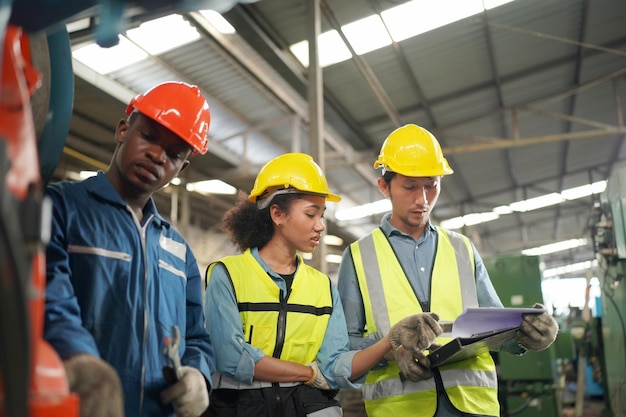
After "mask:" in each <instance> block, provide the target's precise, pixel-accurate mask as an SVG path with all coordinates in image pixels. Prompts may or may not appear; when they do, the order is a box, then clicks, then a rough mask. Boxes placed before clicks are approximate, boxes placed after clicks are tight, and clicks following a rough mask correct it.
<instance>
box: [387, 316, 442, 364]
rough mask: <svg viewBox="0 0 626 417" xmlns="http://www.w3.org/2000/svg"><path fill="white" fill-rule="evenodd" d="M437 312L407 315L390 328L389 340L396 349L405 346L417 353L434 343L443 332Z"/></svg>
mask: <svg viewBox="0 0 626 417" xmlns="http://www.w3.org/2000/svg"><path fill="white" fill-rule="evenodd" d="M438 320H439V316H438V315H437V314H435V313H420V314H414V315H412V316H407V317H405V318H403V319H402V320H400V321H399V322H398V323H396V324H395V325H394V326H393V327H392V328H391V330H389V342H391V346H392V347H393V348H394V349H398V348H399V347H400V346H403V347H404V348H405V349H408V350H409V351H411V352H412V353H413V354H415V355H417V354H418V353H419V352H421V351H422V350H424V349H426V348H428V347H429V346H430V345H432V344H433V342H434V341H435V338H436V337H437V336H439V335H440V334H441V333H443V330H442V328H441V326H440V325H439V323H438V322H437V321H438Z"/></svg>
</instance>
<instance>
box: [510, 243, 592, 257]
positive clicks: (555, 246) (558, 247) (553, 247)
mask: <svg viewBox="0 0 626 417" xmlns="http://www.w3.org/2000/svg"><path fill="white" fill-rule="evenodd" d="M585 245H587V239H569V240H563V241H561V242H555V243H550V244H549V245H543V246H537V247H536V248H530V249H524V250H523V251H522V254H524V255H529V256H535V255H547V254H548V253H555V252H562V251H564V250H568V249H574V248H578V247H580V246H585Z"/></svg>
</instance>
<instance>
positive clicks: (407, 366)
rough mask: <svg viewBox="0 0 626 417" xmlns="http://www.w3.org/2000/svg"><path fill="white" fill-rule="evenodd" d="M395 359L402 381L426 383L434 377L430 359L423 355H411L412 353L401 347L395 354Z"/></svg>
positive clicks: (421, 353) (420, 353)
mask: <svg viewBox="0 0 626 417" xmlns="http://www.w3.org/2000/svg"><path fill="white" fill-rule="evenodd" d="M394 355H395V359H396V362H397V363H398V367H399V368H400V379H401V380H402V381H405V380H409V381H413V382H418V381H424V380H426V379H430V378H432V377H433V372H432V371H431V369H430V359H428V357H427V356H426V355H425V354H424V353H423V352H419V353H417V354H413V353H411V351H409V350H407V349H404V348H403V347H399V348H398V349H397V350H396V351H395V352H394Z"/></svg>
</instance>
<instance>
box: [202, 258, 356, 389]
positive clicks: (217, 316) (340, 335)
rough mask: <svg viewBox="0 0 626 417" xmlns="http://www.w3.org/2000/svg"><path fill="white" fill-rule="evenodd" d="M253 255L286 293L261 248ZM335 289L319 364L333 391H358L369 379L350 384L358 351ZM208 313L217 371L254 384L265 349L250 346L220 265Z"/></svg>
mask: <svg viewBox="0 0 626 417" xmlns="http://www.w3.org/2000/svg"><path fill="white" fill-rule="evenodd" d="M250 252H251V253H252V256H253V257H254V258H255V259H256V260H257V262H258V263H259V264H260V265H261V267H262V268H263V269H264V270H265V272H266V273H268V274H269V276H270V277H271V278H272V280H273V281H274V283H275V284H276V285H277V286H278V287H279V288H280V289H281V290H283V291H286V285H285V280H284V279H283V278H282V277H281V276H280V275H279V274H277V273H276V272H274V271H273V270H272V269H271V268H270V267H269V266H268V265H267V264H266V263H265V262H264V261H263V260H262V259H261V257H260V256H259V251H258V249H257V248H253V249H252V250H251V251H250ZM298 267H299V265H298ZM331 288H332V299H333V312H332V314H331V316H330V319H329V321H328V327H327V328H326V334H325V335H324V340H323V341H322V345H321V347H320V350H319V352H318V353H317V362H318V363H319V366H320V369H321V371H322V373H323V374H324V377H325V378H326V380H327V381H328V383H329V385H330V387H331V388H334V389H338V388H358V387H359V386H361V385H362V384H363V382H364V381H365V376H362V377H361V378H359V379H358V380H355V381H350V375H351V373H352V358H353V357H354V355H355V354H356V351H350V341H349V338H348V333H347V332H346V321H345V316H344V309H343V307H342V304H341V298H340V297H339V292H338V291H337V288H336V286H335V285H334V284H332V285H331ZM320 291H326V287H324V288H320ZM204 313H205V316H206V326H207V329H208V331H209V334H210V335H211V338H212V339H213V340H216V341H219V342H217V343H215V346H214V347H215V357H216V359H217V370H218V371H219V372H220V373H222V374H223V375H226V376H229V377H231V378H234V379H235V380H237V381H239V382H242V383H246V384H251V383H252V382H253V377H254V365H255V363H256V362H257V361H259V360H260V359H261V358H263V357H264V356H265V354H264V353H263V351H262V350H261V349H259V348H256V347H254V346H252V345H250V344H249V343H247V342H246V340H245V338H244V333H243V328H242V324H241V316H240V315H239V309H238V308H237V300H236V298H235V294H234V293H233V289H232V285H231V282H230V279H229V278H228V275H227V274H226V270H225V268H224V266H223V265H219V264H218V265H216V266H215V267H214V268H213V269H212V271H211V276H210V280H209V285H208V287H207V291H206V294H205V299H204Z"/></svg>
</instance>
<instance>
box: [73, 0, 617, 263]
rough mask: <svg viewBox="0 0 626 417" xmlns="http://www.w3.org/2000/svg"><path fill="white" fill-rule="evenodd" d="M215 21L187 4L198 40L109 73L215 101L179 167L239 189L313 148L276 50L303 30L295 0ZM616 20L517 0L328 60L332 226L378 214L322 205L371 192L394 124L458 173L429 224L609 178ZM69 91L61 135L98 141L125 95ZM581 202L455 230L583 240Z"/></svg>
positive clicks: (298, 77)
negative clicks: (69, 108) (422, 139)
mask: <svg viewBox="0 0 626 417" xmlns="http://www.w3.org/2000/svg"><path fill="white" fill-rule="evenodd" d="M400 3H402V2H398V1H382V2H371V1H365V0H359V1H356V0H351V1H345V0H323V1H322V6H323V7H322V12H321V16H322V17H321V27H322V31H327V30H330V29H333V28H334V27H333V24H332V23H331V22H332V21H331V19H330V17H332V19H336V21H337V22H338V24H339V25H340V26H341V25H345V24H347V23H351V22H354V21H355V20H358V19H361V18H363V17H365V16H368V15H370V14H371V13H374V12H376V10H374V9H373V7H381V8H387V7H391V6H394V5H397V4H400ZM224 16H225V17H226V18H227V19H228V20H229V21H230V22H231V23H232V24H233V25H234V26H235V28H236V30H237V34H236V35H219V34H217V33H216V32H214V31H212V30H211V28H210V27H207V26H205V23H204V22H202V21H201V19H200V18H199V17H198V15H197V14H193V13H191V14H185V17H186V18H187V19H188V20H189V21H190V22H191V23H192V24H193V25H195V26H196V27H198V30H199V31H200V33H201V34H202V38H201V39H200V40H198V41H195V42H193V43H190V44H187V45H185V46H182V47H179V48H177V49H176V50H173V51H169V52H166V53H164V54H162V55H160V56H159V57H158V59H156V60H155V59H151V60H146V61H144V62H141V63H138V64H135V65H132V66H129V67H127V68H125V69H122V70H119V71H117V72H115V73H113V74H111V75H110V77H111V78H112V79H113V80H114V81H116V82H118V83H119V84H121V85H123V86H126V87H127V88H130V89H132V90H134V91H141V90H144V89H146V88H148V87H150V86H152V85H153V84H155V83H156V82H158V81H162V80H165V79H172V78H178V79H182V80H185V81H188V82H192V83H196V84H198V85H199V86H200V87H201V88H202V90H203V92H204V93H205V94H206V96H207V98H208V99H209V102H210V105H211V109H212V124H211V128H210V133H209V135H210V138H211V144H212V146H213V148H211V146H210V151H209V152H210V155H209V156H205V157H202V158H201V159H199V161H202V163H198V164H196V163H195V162H194V163H193V164H192V165H191V168H189V169H188V171H189V172H187V173H186V175H188V176H189V177H190V178H199V177H202V176H207V177H208V176H213V177H217V178H220V179H223V180H225V181H227V182H230V183H232V184H233V185H235V186H236V187H240V188H241V189H243V190H245V191H249V188H250V187H251V185H252V181H253V179H254V175H255V173H256V171H257V170H258V168H259V166H260V165H261V164H262V163H264V162H266V161H268V160H269V159H271V158H272V157H274V156H276V155H278V154H279V153H281V152H285V151H289V150H300V151H303V152H309V153H310V152H313V149H315V147H314V146H312V145H311V144H310V143H309V135H308V126H309V120H308V119H309V110H308V100H307V81H306V80H307V75H308V74H307V70H306V69H304V68H302V67H301V66H300V64H299V63H297V62H296V60H295V58H294V57H293V56H291V54H290V52H289V51H288V50H287V47H288V46H289V45H290V44H293V43H295V42H298V41H301V40H303V39H305V38H306V36H307V19H308V16H307V9H306V2H302V1H297V2H296V1H292V0H272V1H269V0H262V1H259V2H257V3H253V4H245V5H244V4H241V5H238V6H236V7H234V8H233V9H232V10H231V11H229V12H227V13H225V15H224ZM624 21H626V2H624V1H621V0H605V1H584V2H573V1H570V0H551V1H549V2H546V1H544V0H517V1H514V2H511V3H508V4H506V5H503V6H501V7H498V8H495V9H493V10H489V11H488V12H486V13H484V14H481V15H477V16H472V17H468V18H466V19H463V20H461V21H458V22H455V23H452V24H450V25H447V26H444V27H441V28H438V29H435V30H432V31H429V32H426V33H424V34H422V35H419V36H416V37H413V38H409V39H406V40H403V41H401V42H399V43H397V44H395V45H390V46H387V47H384V48H382V49H379V50H376V51H372V52H369V53H367V54H365V55H363V56H362V57H361V59H362V62H363V64H364V65H365V67H366V68H365V70H364V71H365V72H368V71H370V73H369V75H368V74H364V73H363V72H362V71H361V69H359V65H357V63H356V61H354V60H349V61H345V62H341V63H338V64H335V65H331V66H329V67H326V68H324V69H323V70H322V75H323V83H324V92H325V115H326V124H325V131H326V139H327V142H326V145H325V146H324V149H325V154H326V156H327V160H326V161H325V163H326V164H327V176H328V178H329V182H330V185H331V188H332V189H333V190H337V192H339V193H340V194H342V195H343V196H344V201H342V203H339V204H337V205H334V206H333V208H332V210H330V212H329V216H327V217H328V219H329V222H330V223H332V227H333V229H334V230H335V227H336V228H337V229H336V231H337V232H338V233H345V237H346V240H347V241H349V240H350V238H356V237H359V236H360V235H361V234H362V233H364V231H367V230H369V229H371V228H372V227H374V226H375V225H376V224H377V222H378V221H379V219H380V215H376V216H372V217H371V218H370V219H367V221H363V220H360V221H356V222H354V224H351V223H349V222H343V223H342V222H336V221H334V219H333V218H332V212H333V211H334V210H336V209H339V208H341V207H349V206H351V205H355V204H361V203H367V202H371V201H374V200H377V199H380V198H381V194H380V192H379V191H378V189H377V186H376V184H375V180H374V179H375V177H376V173H375V172H374V170H373V168H372V162H373V161H374V159H375V158H376V156H377V154H378V151H379V148H380V145H381V144H382V142H383V140H384V139H385V137H386V136H387V135H388V134H389V133H390V132H391V131H392V130H393V129H394V128H396V127H397V126H398V124H401V123H417V124H421V125H423V126H424V127H426V128H428V129H430V130H432V132H433V133H435V134H436V135H437V137H438V138H439V140H440V142H441V144H442V146H443V148H444V153H445V154H446V156H447V157H448V159H449V160H450V163H451V165H452V167H453V168H454V170H455V173H454V175H452V176H450V177H446V178H445V180H444V181H443V183H442V184H443V185H442V193H441V196H440V199H439V202H438V206H437V208H436V209H435V213H434V216H435V217H436V218H437V219H438V220H443V219H446V218H451V217H456V216H461V215H464V214H468V213H472V212H478V211H481V210H482V211H489V210H491V209H492V208H493V207H495V206H498V205H506V204H510V203H512V202H514V201H519V200H523V199H525V198H530V197H534V196H538V195H541V194H544V193H548V192H560V191H562V190H563V189H567V188H571V187H575V186H579V185H583V184H585V183H588V182H590V181H598V180H601V179H606V178H607V177H608V176H609V175H610V173H611V171H612V170H613V169H614V167H615V166H616V165H622V164H623V163H624V160H625V156H626V155H625V152H626V151H625V150H624V146H623V141H624V131H623V130H620V128H621V127H622V126H621V123H622V120H623V118H624V108H623V103H624V101H625V100H626V87H625V86H624V83H625V76H626V26H625V25H624V24H623V22H624ZM415 24H416V25H419V24H420V16H416V17H415ZM371 76H373V77H374V78H375V79H374V80H372V79H368V77H371ZM377 83H378V85H377ZM77 86H78V88H77V92H76V112H77V113H79V114H80V113H81V112H82V113H89V114H91V115H92V117H91V118H86V117H82V118H80V119H77V120H76V121H75V122H74V123H73V125H72V132H71V133H72V135H74V136H76V137H80V138H81V139H82V140H85V141H89V142H90V143H93V146H102V147H104V148H106V152H110V151H111V147H112V143H110V142H109V138H106V139H105V137H106V136H107V135H106V134H107V133H110V132H107V129H113V128H114V123H115V122H113V121H112V116H111V115H112V114H115V111H119V109H120V108H121V107H123V104H121V105H120V104H119V101H115V100H110V103H108V105H107V107H106V110H105V109H104V106H100V107H102V109H100V111H99V112H98V108H99V106H98V103H94V101H93V92H92V91H90V90H89V88H88V86H87V85H86V83H84V82H78V83H77ZM379 87H380V89H379ZM83 90H84V91H83ZM383 96H386V97H388V99H389V103H387V105H385V103H384V98H381V97H383ZM77 117H78V116H77ZM92 123H96V124H99V127H97V128H90V125H91V124H92ZM90 129H91V130H90ZM607 130H608V131H609V132H610V133H606V131H607ZM589 132H592V133H589ZM576 135H579V136H576ZM585 135H588V137H586V136H585ZM74 142H75V141H74ZM76 146H80V147H82V149H83V150H84V152H86V153H87V152H88V151H89V149H90V147H89V146H85V145H76ZM106 152H104V154H106ZM315 156H316V158H317V157H318V155H315ZM196 165H198V166H197V167H196ZM206 201H211V202H212V203H211V204H213V205H215V206H217V208H215V209H214V210H213V211H211V212H210V217H211V218H210V219H206V220H205V221H206V222H208V224H216V223H217V222H219V213H220V210H223V208H220V207H227V206H228V205H229V204H231V203H232V201H233V200H232V199H230V198H228V197H208V200H203V203H202V204H206ZM591 206H592V199H591V198H586V199H583V200H581V201H576V202H570V203H566V204H562V205H560V206H554V207H548V208H545V209H541V210H537V211H533V212H527V213H516V214H510V215H505V216H502V217H501V218H500V219H498V220H494V221H492V222H489V223H485V224H480V225H477V226H472V227H468V228H466V229H464V230H463V231H464V232H465V233H467V234H469V235H471V236H472V237H474V238H476V241H477V242H479V244H480V246H481V251H483V254H484V255H489V254H500V253H508V252H515V251H519V250H521V249H523V248H528V247H532V246H537V245H539V244H544V243H549V242H550V241H554V240H562V239H566V238H571V237H574V236H583V235H584V234H585V233H587V231H586V229H585V227H586V221H587V219H588V218H589V215H590V212H591ZM198 216H201V214H198ZM590 256H592V248H591V247H588V248H586V249H585V250H581V251H571V252H570V257H571V258H572V259H574V258H576V259H578V258H589V257H590ZM557 260H558V262H562V256H558V257H557ZM557 260H555V262H557Z"/></svg>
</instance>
